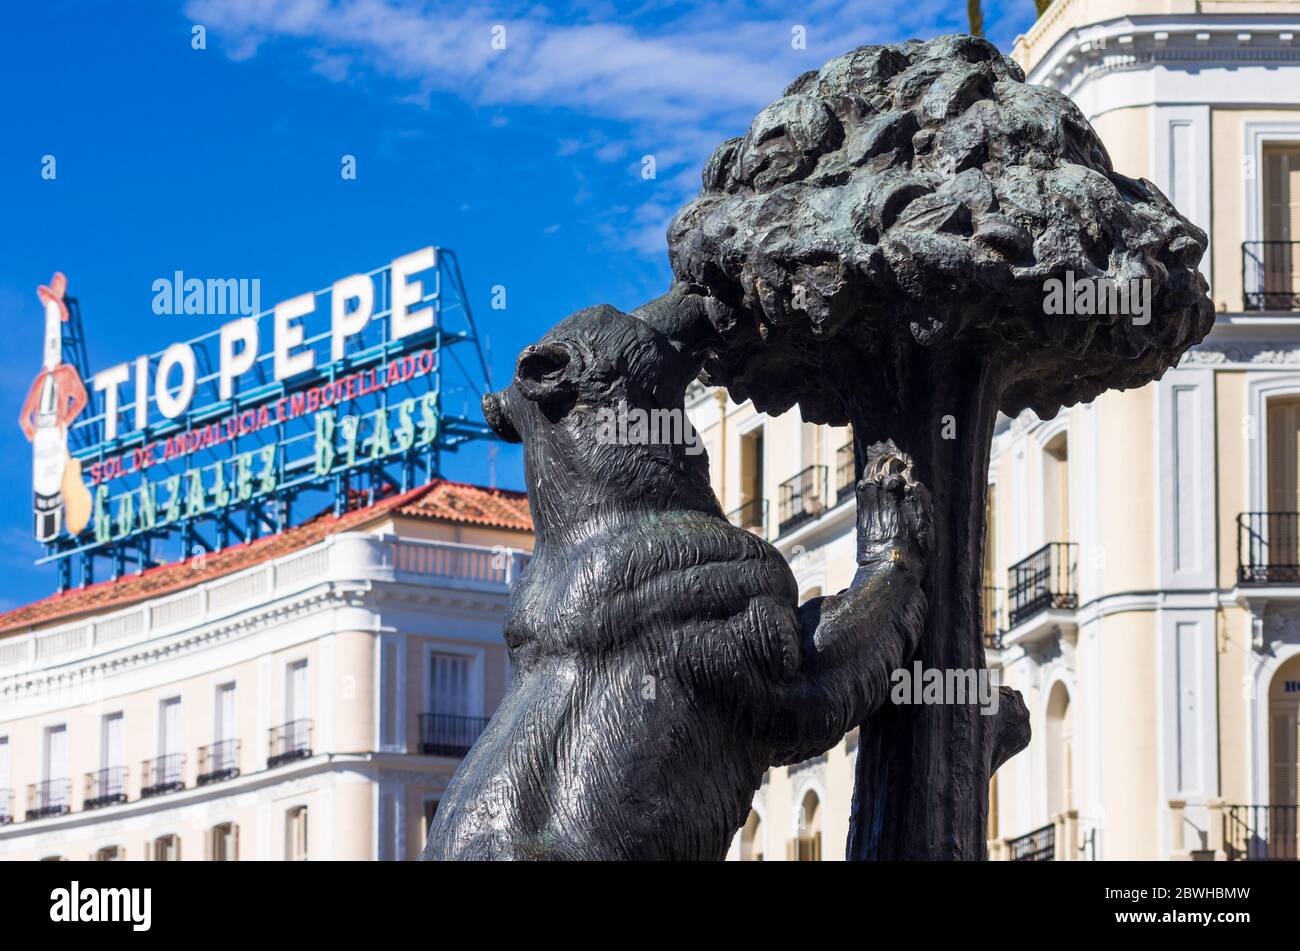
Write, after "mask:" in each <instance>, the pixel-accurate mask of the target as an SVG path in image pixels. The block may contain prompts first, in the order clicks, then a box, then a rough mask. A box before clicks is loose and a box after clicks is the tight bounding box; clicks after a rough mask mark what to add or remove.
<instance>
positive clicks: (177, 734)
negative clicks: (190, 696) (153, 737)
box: [158, 697, 181, 756]
mask: <svg viewBox="0 0 1300 951" xmlns="http://www.w3.org/2000/svg"><path fill="white" fill-rule="evenodd" d="M180 751H181V698H180V697H168V698H167V699H166V700H164V701H162V702H161V703H160V704H159V705H158V755H159V756H170V755H172V754H173V753H179V752H180Z"/></svg>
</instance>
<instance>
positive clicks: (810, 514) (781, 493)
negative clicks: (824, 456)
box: [777, 466, 827, 535]
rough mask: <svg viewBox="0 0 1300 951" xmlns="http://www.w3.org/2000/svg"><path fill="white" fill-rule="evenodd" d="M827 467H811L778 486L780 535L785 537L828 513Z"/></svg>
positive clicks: (778, 532)
mask: <svg viewBox="0 0 1300 951" xmlns="http://www.w3.org/2000/svg"><path fill="white" fill-rule="evenodd" d="M826 498H827V496H826V467H825V466H809V467H808V468H806V469H804V470H803V471H802V472H800V473H799V474H798V475H796V476H793V477H792V478H789V479H786V480H785V481H784V482H782V483H781V484H780V485H779V486H777V499H778V513H779V515H780V523H779V526H778V528H777V534H778V535H784V534H785V533H786V532H789V531H791V530H793V529H796V528H798V527H799V526H800V525H803V524H804V523H805V522H811V521H812V520H813V519H815V518H817V516H819V515H821V514H822V512H824V511H826Z"/></svg>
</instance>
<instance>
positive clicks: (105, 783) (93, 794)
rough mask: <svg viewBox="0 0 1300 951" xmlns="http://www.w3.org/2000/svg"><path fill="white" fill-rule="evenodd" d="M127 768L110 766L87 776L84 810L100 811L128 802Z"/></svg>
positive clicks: (83, 801) (83, 802)
mask: <svg viewBox="0 0 1300 951" xmlns="http://www.w3.org/2000/svg"><path fill="white" fill-rule="evenodd" d="M126 772H127V770H126V767H125V766H109V767H107V768H105V769H97V770H95V771H94V772H93V773H87V774H86V791H85V796H84V798H83V800H82V806H81V808H83V809H99V808H102V807H103V806H115V805H117V804H118V803H122V802H126Z"/></svg>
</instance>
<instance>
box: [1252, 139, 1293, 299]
mask: <svg viewBox="0 0 1300 951" xmlns="http://www.w3.org/2000/svg"><path fill="white" fill-rule="evenodd" d="M1263 160H1264V195H1263V198H1264V221H1263V224H1264V240H1265V241H1266V242H1276V243H1274V244H1265V245H1264V246H1263V249H1262V255H1261V256H1262V258H1263V271H1264V273H1263V279H1264V287H1263V290H1264V294H1265V299H1266V300H1270V301H1273V300H1275V297H1274V295H1276V297H1282V298H1286V297H1289V296H1291V295H1294V294H1295V293H1297V291H1300V254H1297V253H1296V246H1295V245H1294V244H1292V243H1291V242H1295V241H1300V148H1297V147H1296V146H1294V145H1266V146H1264V149H1263Z"/></svg>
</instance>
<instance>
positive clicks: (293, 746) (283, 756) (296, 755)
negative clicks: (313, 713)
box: [266, 720, 312, 769]
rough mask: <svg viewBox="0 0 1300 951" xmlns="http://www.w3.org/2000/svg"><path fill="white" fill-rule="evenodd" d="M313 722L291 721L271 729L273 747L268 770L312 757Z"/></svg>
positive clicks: (269, 754)
mask: <svg viewBox="0 0 1300 951" xmlns="http://www.w3.org/2000/svg"><path fill="white" fill-rule="evenodd" d="M311 732H312V721H311V720H291V721H290V722H288V723H281V724H280V725H279V726H273V727H271V747H270V751H269V752H268V753H267V756H266V768H267V769H275V767H277V766H282V765H284V764H285V763H290V762H292V761H293V760H296V759H308V758H310V757H311Z"/></svg>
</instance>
